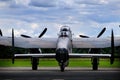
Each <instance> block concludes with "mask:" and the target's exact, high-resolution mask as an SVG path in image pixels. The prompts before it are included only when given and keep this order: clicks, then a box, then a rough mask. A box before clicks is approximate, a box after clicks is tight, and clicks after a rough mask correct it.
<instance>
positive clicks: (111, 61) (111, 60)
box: [110, 29, 114, 64]
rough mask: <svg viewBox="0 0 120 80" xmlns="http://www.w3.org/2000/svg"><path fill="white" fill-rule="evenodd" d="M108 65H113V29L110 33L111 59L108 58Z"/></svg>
mask: <svg viewBox="0 0 120 80" xmlns="http://www.w3.org/2000/svg"><path fill="white" fill-rule="evenodd" d="M110 63H111V64H113V63H114V33H113V29H112V31H111V58H110Z"/></svg>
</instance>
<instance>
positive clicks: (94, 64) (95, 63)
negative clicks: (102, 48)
mask: <svg viewBox="0 0 120 80" xmlns="http://www.w3.org/2000/svg"><path fill="white" fill-rule="evenodd" d="M98 64H99V59H98V58H95V57H94V58H92V69H93V70H98Z"/></svg>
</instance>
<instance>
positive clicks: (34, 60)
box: [32, 58, 38, 70]
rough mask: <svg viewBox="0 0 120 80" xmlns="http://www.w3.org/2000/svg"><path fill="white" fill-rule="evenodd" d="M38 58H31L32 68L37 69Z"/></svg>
mask: <svg viewBox="0 0 120 80" xmlns="http://www.w3.org/2000/svg"><path fill="white" fill-rule="evenodd" d="M37 65H38V58H32V70H37V68H38V67H37Z"/></svg>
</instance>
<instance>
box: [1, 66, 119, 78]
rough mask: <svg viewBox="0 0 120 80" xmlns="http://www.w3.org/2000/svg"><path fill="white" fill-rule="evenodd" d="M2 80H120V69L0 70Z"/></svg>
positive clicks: (28, 68)
mask: <svg viewBox="0 0 120 80" xmlns="http://www.w3.org/2000/svg"><path fill="white" fill-rule="evenodd" d="M0 80H120V69H112V68H111V69H110V68H100V69H99V70H98V71H93V70H91V68H67V69H66V70H65V72H60V71H59V68H56V67H52V68H51V67H50V68H44V67H43V68H39V69H38V70H37V71H33V70H31V68H30V67H24V68H21V67H17V68H15V67H11V68H0Z"/></svg>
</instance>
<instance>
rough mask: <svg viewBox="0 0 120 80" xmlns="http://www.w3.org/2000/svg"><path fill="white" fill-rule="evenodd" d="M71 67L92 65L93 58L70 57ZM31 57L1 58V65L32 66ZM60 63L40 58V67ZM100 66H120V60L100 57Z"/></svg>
mask: <svg viewBox="0 0 120 80" xmlns="http://www.w3.org/2000/svg"><path fill="white" fill-rule="evenodd" d="M69 62H70V63H69V67H92V65H91V59H89V58H80V59H70V61H69ZM30 66H31V60H30V59H16V60H15V63H14V64H12V60H11V59H0V67H30ZM57 66H58V63H57V61H56V60H55V59H40V60H39V67H57ZM99 67H103V68H120V60H119V59H115V62H114V64H112V65H111V64H110V60H109V59H100V63H99Z"/></svg>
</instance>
